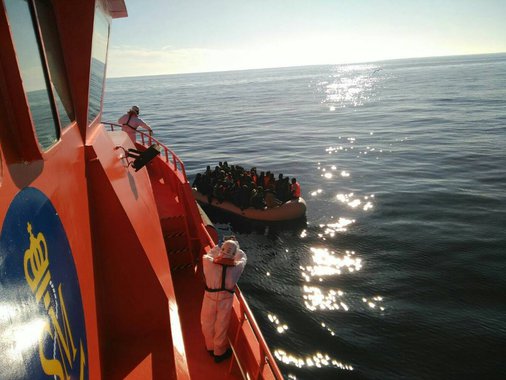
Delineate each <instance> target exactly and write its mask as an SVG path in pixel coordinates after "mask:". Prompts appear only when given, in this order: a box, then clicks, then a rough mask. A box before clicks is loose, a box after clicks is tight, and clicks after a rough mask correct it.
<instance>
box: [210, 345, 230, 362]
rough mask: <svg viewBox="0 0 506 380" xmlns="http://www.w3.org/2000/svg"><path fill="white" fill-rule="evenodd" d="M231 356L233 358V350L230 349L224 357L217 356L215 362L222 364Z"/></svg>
mask: <svg viewBox="0 0 506 380" xmlns="http://www.w3.org/2000/svg"><path fill="white" fill-rule="evenodd" d="M231 356H232V349H231V348H229V349H227V351H225V353H224V354H223V355H219V356H217V355H215V356H214V362H215V363H221V362H222V361H223V360H226V359H228V358H229V357H231Z"/></svg>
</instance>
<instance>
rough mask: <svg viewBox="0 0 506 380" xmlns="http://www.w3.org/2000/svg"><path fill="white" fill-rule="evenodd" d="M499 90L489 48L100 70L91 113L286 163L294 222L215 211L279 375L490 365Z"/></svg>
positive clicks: (467, 369) (500, 325) (208, 154)
mask: <svg viewBox="0 0 506 380" xmlns="http://www.w3.org/2000/svg"><path fill="white" fill-rule="evenodd" d="M139 74H140V75H141V74H142V73H139ZM505 102H506V54H494V55H478V56H458V57H445V58H424V59H410V60H396V61H387V62H376V63H368V64H356V65H333V66H311V67H295V68H280V69H265V70H249V71H233V72H219V73H205V74H187V75H170V76H150V77H135V78H118V79H109V80H107V83H106V98H105V102H104V117H103V119H104V120H107V121H116V120H117V119H118V118H119V117H120V116H121V115H122V114H123V113H124V112H125V111H127V110H128V109H129V108H130V106H131V105H133V104H138V105H139V106H140V108H141V117H143V118H144V119H145V120H146V121H147V122H148V123H150V124H151V126H152V127H153V129H154V131H155V137H157V138H159V139H160V140H161V141H162V142H163V143H165V144H166V145H168V146H169V147H171V148H172V149H173V150H174V151H175V152H176V153H177V154H178V155H179V156H180V157H181V158H182V160H183V161H184V163H185V167H186V170H187V173H188V175H189V178H190V180H192V179H193V177H194V176H195V174H196V173H198V172H202V171H203V170H204V169H205V167H206V165H211V166H212V167H214V166H215V165H216V164H217V163H218V162H219V161H228V163H229V164H240V165H242V166H244V167H246V168H249V167H252V166H256V167H257V168H258V170H264V171H267V170H270V171H271V172H274V173H276V175H277V174H278V173H283V174H284V175H285V176H290V177H297V179H298V180H299V182H300V183H301V186H302V193H303V197H304V198H305V199H306V201H307V206H308V211H307V221H305V222H302V223H296V224H294V225H292V224H283V225H271V226H266V225H259V224H250V223H241V222H239V221H234V220H231V221H227V219H226V218H223V216H213V218H216V219H215V221H216V223H217V226H218V227H219V228H221V229H223V230H226V229H228V230H231V231H233V232H234V233H236V235H237V236H238V239H239V241H240V244H241V247H242V248H243V249H244V251H245V252H246V253H247V255H248V260H249V261H248V265H247V267H246V270H245V272H244V274H243V277H242V278H241V280H240V282H239V285H240V287H241V289H242V291H243V292H244V294H245V295H246V297H247V299H248V302H249V304H250V307H251V308H252V309H253V311H254V314H255V318H256V319H257V321H258V323H259V324H260V326H261V328H262V330H263V332H264V335H265V338H266V340H267V341H268V343H269V345H270V347H271V349H272V351H273V353H274V354H275V356H276V358H277V359H278V363H279V366H280V368H281V370H282V372H283V374H284V376H285V377H286V378H287V379H505V378H506V355H505V352H506V103H505Z"/></svg>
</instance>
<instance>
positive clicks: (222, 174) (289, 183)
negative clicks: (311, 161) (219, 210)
mask: <svg viewBox="0 0 506 380" xmlns="http://www.w3.org/2000/svg"><path fill="white" fill-rule="evenodd" d="M192 187H194V188H196V189H197V191H198V192H199V193H201V194H203V195H206V196H207V199H208V202H209V203H212V200H213V198H214V199H216V200H217V201H218V203H222V202H225V201H228V202H231V203H233V204H234V205H236V206H237V207H239V208H240V209H241V210H245V209H247V208H249V207H253V208H256V209H264V208H273V207H276V206H279V205H281V204H283V203H285V202H287V201H289V200H297V199H298V198H299V197H300V195H301V192H300V184H299V183H298V182H297V179H296V178H292V179H291V180H290V178H289V177H284V176H283V174H282V173H280V174H279V175H278V177H277V179H276V178H275V175H274V173H271V172H270V171H267V172H263V171H261V172H260V174H258V173H257V169H256V168H255V167H253V168H251V169H250V170H246V169H244V168H243V167H242V166H239V165H229V164H228V163H227V161H224V162H219V163H218V165H217V166H216V167H215V168H214V170H211V166H209V165H208V166H207V168H206V171H205V172H204V173H202V174H201V173H199V174H197V176H196V177H195V180H194V181H193V184H192Z"/></svg>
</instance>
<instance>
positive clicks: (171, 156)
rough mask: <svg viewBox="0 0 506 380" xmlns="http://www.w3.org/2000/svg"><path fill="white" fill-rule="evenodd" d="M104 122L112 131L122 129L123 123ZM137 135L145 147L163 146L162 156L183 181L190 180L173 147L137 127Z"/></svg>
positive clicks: (138, 141)
mask: <svg viewBox="0 0 506 380" xmlns="http://www.w3.org/2000/svg"><path fill="white" fill-rule="evenodd" d="M102 124H104V125H106V126H108V127H109V129H110V130H111V131H118V130H122V125H120V124H117V123H110V122H102ZM132 129H133V128H132ZM135 135H136V137H137V136H138V140H137V143H139V144H141V145H143V146H145V147H149V146H151V145H153V144H157V145H158V146H159V147H160V148H161V153H160V156H161V157H162V159H163V160H164V161H165V162H166V163H167V164H168V165H169V166H170V167H171V168H172V169H173V170H174V172H175V174H176V175H177V176H178V177H181V178H180V179H181V180H182V182H183V183H184V182H187V181H188V178H187V177H186V171H185V168H184V164H183V161H181V159H180V158H179V157H178V156H177V154H176V153H174V152H173V151H172V150H171V149H169V148H167V147H166V146H165V145H164V144H163V143H161V142H160V141H159V140H157V139H156V138H154V137H153V136H152V135H150V134H148V133H145V132H143V131H139V130H138V129H135Z"/></svg>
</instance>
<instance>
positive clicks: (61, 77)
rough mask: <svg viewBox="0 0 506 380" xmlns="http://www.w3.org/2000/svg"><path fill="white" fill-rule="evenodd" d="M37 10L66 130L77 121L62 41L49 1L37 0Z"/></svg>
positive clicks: (57, 103) (51, 76)
mask: <svg viewBox="0 0 506 380" xmlns="http://www.w3.org/2000/svg"><path fill="white" fill-rule="evenodd" d="M35 10H36V12H37V19H38V21H39V25H40V30H41V33H42V40H43V42H44V51H45V52H46V58H47V65H48V68H49V74H50V75H49V76H50V79H51V86H52V91H53V96H54V100H55V103H56V108H57V110H58V116H59V119H60V126H61V127H62V128H64V127H67V126H68V125H69V124H70V123H71V122H72V121H73V120H75V116H74V108H73V105H72V97H71V95H70V90H69V86H68V81H67V73H66V71H65V66H64V61H63V53H62V49H61V45H60V39H59V35H58V30H57V28H56V19H55V15H54V10H53V6H52V5H51V2H50V1H49V0H36V1H35Z"/></svg>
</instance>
